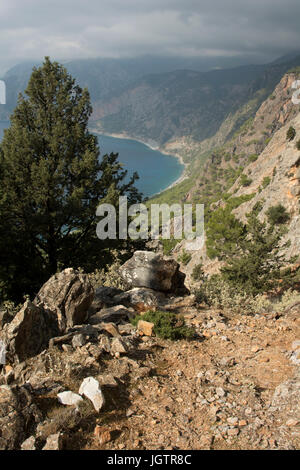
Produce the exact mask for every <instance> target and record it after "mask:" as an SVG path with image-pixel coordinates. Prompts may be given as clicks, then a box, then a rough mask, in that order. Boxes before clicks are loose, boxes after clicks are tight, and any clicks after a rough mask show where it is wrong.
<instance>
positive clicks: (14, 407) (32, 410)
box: [0, 385, 43, 450]
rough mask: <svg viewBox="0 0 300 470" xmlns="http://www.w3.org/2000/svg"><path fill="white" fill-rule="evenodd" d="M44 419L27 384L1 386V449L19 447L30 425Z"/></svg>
mask: <svg viewBox="0 0 300 470" xmlns="http://www.w3.org/2000/svg"><path fill="white" fill-rule="evenodd" d="M42 419H43V417H42V413H41V412H40V410H39V409H38V408H37V406H36V405H35V404H34V401H33V397H32V395H31V393H30V392H29V390H28V389H27V388H26V387H25V386H22V387H16V386H14V387H10V386H8V385H2V386H0V430H1V432H0V450H16V449H19V448H20V447H21V444H22V443H23V442H24V440H25V438H26V434H27V433H28V430H29V426H30V427H32V426H33V425H34V424H35V423H36V424H38V423H40V422H41V421H42ZM27 435H28V434H27Z"/></svg>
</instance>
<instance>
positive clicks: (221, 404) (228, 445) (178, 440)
mask: <svg viewBox="0 0 300 470" xmlns="http://www.w3.org/2000/svg"><path fill="white" fill-rule="evenodd" d="M142 257H143V259H144V264H143V268H141V269H144V270H145V266H146V265H147V263H146V262H145V259H146V258H147V257H148V258H149V257H150V258H151V259H152V261H153V259H154V261H155V263H156V264H155V263H154V264H153V263H152V264H151V273H152V275H153V270H154V272H155V269H157V272H156V281H157V276H158V274H159V273H160V275H162V272H163V273H164V276H165V277H168V275H167V273H169V275H170V273H171V278H172V282H173V284H174V285H176V289H177V288H179V289H182V285H181V281H182V276H181V274H180V275H179V277H178V279H177V280H176V279H175V278H176V275H177V274H176V273H177V271H178V266H176V263H175V264H174V262H173V261H172V262H169V261H167V262H166V263H165V262H163V261H162V260H160V259H159V257H158V256H156V255H155V256H153V255H149V253H148V255H145V253H144V254H143V255H142ZM145 257H146V258H145ZM146 261H147V259H146ZM130 263H131V264H132V263H133V261H132V260H131V261H130ZM130 263H129V264H127V266H126V269H125V272H126V277H127V279H128V278H130V276H131V275H130V269H129V268H130V266H131V264H130ZM158 265H159V266H160V268H159V269H158ZM134 266H135V267H134V269H136V265H134ZM155 266H156V267H155ZM139 269H140V268H139ZM143 274H144V275H145V271H143ZM174 276H175V277H174ZM142 277H143V276H142V275H141V276H138V279H139V280H140V279H142ZM144 278H145V276H144ZM150 279H151V277H150ZM175 280H176V282H175ZM179 280H180V282H179ZM143 283H144V284H146V281H145V279H144V281H143ZM151 286H152V284H151V282H150V283H149V285H148V286H147V287H140V286H139V287H133V286H131V288H129V290H127V291H125V292H124V291H121V290H119V289H115V288H110V287H101V288H99V289H97V290H96V293H95V296H92V295H91V289H90V286H89V284H88V282H87V279H86V278H85V277H84V276H83V275H82V274H79V273H77V272H75V271H74V270H65V271H64V272H62V273H60V274H59V275H56V276H54V277H53V278H51V279H50V280H49V281H48V283H46V284H45V285H44V286H43V287H42V289H41V291H40V293H39V295H38V296H37V299H36V300H35V301H34V303H31V302H29V301H27V302H26V303H25V304H24V306H23V308H22V309H21V311H20V312H19V313H18V314H17V315H16V316H15V318H14V319H13V320H12V321H10V322H7V319H6V320H5V321H4V320H3V316H2V321H3V323H4V325H2V328H0V337H1V339H2V341H5V342H6V345H7V361H6V363H5V364H4V365H3V367H2V371H1V372H0V449H2V450H4V449H20V448H21V449H24V450H26V449H32V450H34V449H54V450H60V449H84V450H89V449H99V450H100V449H113V450H131V449H139V450H142V449H150V450H156V449H166V450H176V449H180V450H183V449H184V450H198V449H199V450H200V449H299V447H300V433H299V431H300V407H299V390H300V317H299V313H300V310H299V305H295V307H294V308H291V309H290V310H289V311H287V312H286V313H284V314H272V313H268V314H265V315H262V314H260V315H252V316H250V315H246V314H244V313H243V312H240V313H238V314H233V313H232V312H224V311H218V310H212V309H208V308H205V307H204V306H203V305H197V304H196V303H195V298H194V296H193V295H185V296H183V297H182V296H181V295H179V294H175V293H174V294H172V295H169V294H168V295H166V294H165V293H163V292H158V291H156V290H154V289H152V288H151ZM132 287H133V288H132ZM168 288H169V287H168ZM87 299H90V301H89V302H87ZM91 301H92V304H91V305H90V302H91ZM87 304H89V305H90V306H89V317H88V318H85V316H84V314H83V313H84V312H85V311H86V309H87ZM149 309H159V310H161V311H165V312H174V313H177V314H179V315H180V316H183V317H184V318H185V322H186V324H187V325H188V326H191V327H193V329H194V332H195V333H194V336H193V338H192V339H190V340H179V341H170V340H163V339H161V338H158V337H156V336H155V335H153V332H152V326H151V324H150V323H149V322H142V323H139V324H138V326H137V327H135V326H133V325H132V324H131V323H130V319H131V318H133V317H134V316H135V315H136V314H137V313H143V312H145V311H147V310H149ZM55 316H57V322H54V323H53V320H54V318H55ZM79 320H81V324H77V322H78V321H79ZM74 322H75V323H74ZM37 339H38V341H37ZM45 344H46V346H45ZM37 347H38V348H39V350H38V349H37Z"/></svg>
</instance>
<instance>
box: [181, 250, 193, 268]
mask: <svg viewBox="0 0 300 470" xmlns="http://www.w3.org/2000/svg"><path fill="white" fill-rule="evenodd" d="M191 259H192V255H191V253H187V252H186V251H185V250H183V252H182V253H181V255H180V256H178V261H179V262H180V263H182V264H183V265H184V266H186V265H187V264H189V262H190V261H191Z"/></svg>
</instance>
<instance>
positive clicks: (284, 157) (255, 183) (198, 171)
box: [155, 72, 300, 279]
mask: <svg viewBox="0 0 300 470" xmlns="http://www.w3.org/2000/svg"><path fill="white" fill-rule="evenodd" d="M297 79H299V73H298V72H294V73H289V74H285V75H284V76H283V78H282V79H281V81H280V82H279V84H278V85H277V86H276V87H275V89H274V90H273V92H272V93H271V94H270V95H269V97H268V98H267V99H266V100H265V101H264V102H263V103H262V104H261V106H260V107H259V108H258V110H257V112H256V114H255V116H254V117H253V118H250V119H248V120H247V121H246V122H245V123H244V124H243V126H242V127H241V128H240V129H239V131H238V132H236V133H235V135H233V137H232V138H231V139H229V140H228V141H227V143H225V144H223V145H222V146H221V147H217V148H214V149H212V150H210V151H208V152H206V153H205V154H201V153H200V156H198V158H197V157H194V158H193V160H192V161H191V163H190V165H189V168H188V170H187V175H188V178H187V180H186V181H185V182H184V183H182V184H181V187H182V188H183V187H184V186H185V187H186V188H187V191H186V192H183V193H182V200H185V201H189V202H191V201H192V202H198V203H204V204H205V205H206V206H207V207H209V208H210V209H211V210H214V209H217V208H218V207H224V206H225V205H226V204H227V201H228V199H231V200H232V199H234V198H235V199H236V201H237V200H239V203H238V207H237V208H235V209H234V210H233V213H234V214H235V215H236V216H237V217H238V218H240V219H241V220H243V221H245V220H246V217H245V215H246V214H247V213H249V212H250V211H251V210H252V209H253V208H254V207H256V206H257V203H261V206H262V208H261V212H260V219H261V220H263V219H264V217H265V214H266V212H267V211H268V209H269V208H270V207H272V206H276V205H279V204H281V205H282V206H284V207H285V208H286V210H287V211H288V214H289V216H290V220H289V222H288V224H287V228H288V233H287V235H286V240H290V241H291V245H290V247H289V248H288V250H287V251H286V255H287V257H288V258H291V257H293V256H298V255H299V253H300V249H299V248H300V245H299V230H300V219H299V209H300V205H299V197H300V180H299V162H300V161H299V158H300V151H299V150H298V148H297V142H298V141H299V139H300V128H299V123H300V114H299V106H297V105H295V104H294V103H293V102H292V94H293V92H294V90H293V89H292V84H293V82H294V81H295V80H297ZM291 126H292V127H293V128H294V129H295V132H296V134H295V137H294V139H293V140H292V141H289V140H288V139H287V131H288V129H289V128H290V127H291ZM189 175H191V176H189ZM189 187H190V188H191V189H189ZM172 193H174V195H173V194H172ZM176 193H177V194H180V185H179V186H178V187H177V188H176V187H175V188H174V189H171V190H169V192H166V193H165V194H164V193H162V195H160V196H159V197H158V198H156V200H155V202H157V201H162V200H163V201H164V202H165V201H167V200H168V198H170V199H171V200H172V198H173V197H176ZM184 247H185V242H182V243H181V244H180V245H178V246H177V248H176V249H175V250H174V255H175V257H178V255H179V253H181V252H182V250H183V249H184ZM201 260H204V262H205V264H206V266H207V269H208V272H216V271H217V270H218V268H219V266H220V265H219V263H218V261H217V260H210V259H209V258H208V257H207V255H206V250H205V249H204V250H202V251H201V252H197V253H194V255H193V257H192V259H191V261H190V262H189V263H188V265H187V266H183V270H184V271H185V272H186V273H187V275H188V279H190V274H191V272H192V270H193V268H194V266H195V265H197V264H199V263H200V262H201Z"/></svg>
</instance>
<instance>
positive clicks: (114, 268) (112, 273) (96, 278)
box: [88, 253, 125, 289]
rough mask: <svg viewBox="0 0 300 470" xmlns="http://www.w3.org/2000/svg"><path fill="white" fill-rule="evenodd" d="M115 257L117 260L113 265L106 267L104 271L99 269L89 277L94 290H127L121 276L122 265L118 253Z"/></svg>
mask: <svg viewBox="0 0 300 470" xmlns="http://www.w3.org/2000/svg"><path fill="white" fill-rule="evenodd" d="M114 256H115V260H114V262H112V264H110V265H108V266H106V268H104V269H97V270H96V271H94V272H93V273H90V274H89V275H88V276H89V279H90V282H91V284H92V286H93V288H94V289H97V287H100V286H107V287H116V288H118V289H125V285H124V283H123V281H122V278H121V276H120V267H121V266H122V263H121V261H120V260H119V259H118V258H117V254H116V253H114Z"/></svg>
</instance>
